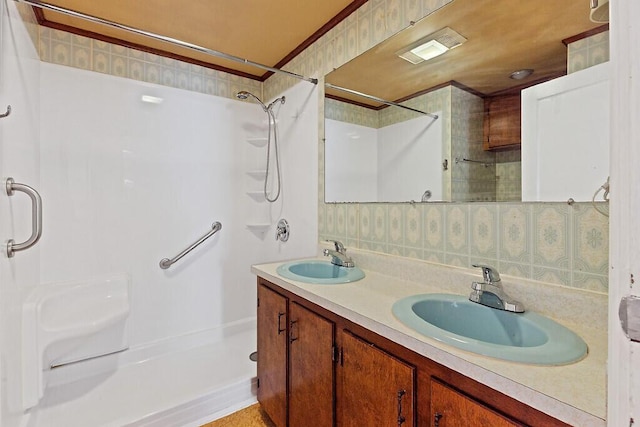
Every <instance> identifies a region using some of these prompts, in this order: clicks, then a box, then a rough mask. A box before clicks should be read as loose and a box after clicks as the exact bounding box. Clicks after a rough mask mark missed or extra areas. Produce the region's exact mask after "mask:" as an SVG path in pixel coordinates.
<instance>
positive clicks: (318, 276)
mask: <svg viewBox="0 0 640 427" xmlns="http://www.w3.org/2000/svg"><path fill="white" fill-rule="evenodd" d="M276 272H277V273H278V274H279V275H281V276H282V277H285V278H287V279H292V280H297V281H299V282H306V283H315V284H325V285H335V284H339V283H349V282H355V281H356V280H360V279H362V278H363V277H364V272H363V271H362V270H361V269H359V268H358V267H350V268H347V267H339V266H337V265H333V264H331V263H330V262H328V261H320V260H303V261H293V262H288V263H285V264H282V265H280V266H278V268H277V269H276Z"/></svg>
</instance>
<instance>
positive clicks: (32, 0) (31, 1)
mask: <svg viewBox="0 0 640 427" xmlns="http://www.w3.org/2000/svg"><path fill="white" fill-rule="evenodd" d="M14 1H16V2H18V3H24V4H27V5H29V6H33V7H37V8H40V9H45V10H50V11H53V12H58V13H62V14H64V15H68V16H72V17H74V18H79V19H83V20H85V21H90V22H94V23H96V24H101V25H106V26H108V27H112V28H117V29H119V30H123V31H127V32H129V33H133V34H137V35H141V36H145V37H149V38H152V39H155V40H160V41H162V42H165V43H170V44H173V45H176V46H179V47H183V48H186V49H189V50H193V51H195V52H199V53H204V54H206V55H210V56H215V57H218V58H223V59H228V60H230V61H234V62H239V63H241V64H246V65H251V66H253V67H256V68H260V69H262V70H266V71H271V72H272V73H280V74H285V75H288V76H290V77H294V78H296V79H299V80H304V81H307V82H309V83H313V84H314V85H315V84H318V79H315V78H312V77H305V76H303V75H300V74H296V73H292V72H291V71H285V70H281V69H280V68H274V67H269V66H268V65H263V64H260V63H258V62H253V61H249V60H248V59H244V58H240V57H238V56H233V55H229V54H227V53H224V52H220V51H217V50H213V49H208V48H206V47H203V46H199V45H197V44H193V43H189V42H185V41H182V40H179V39H174V38H172V37H167V36H163V35H160V34H156V33H152V32H150V31H145V30H141V29H139V28H135V27H130V26H128V25H123V24H119V23H117V22H114V21H109V20H107V19H103V18H99V17H97V16H93V15H88V14H85V13H81V12H77V11H75V10H71V9H66V8H64V7H60V6H55V5H52V4H49V3H46V2H42V1H38V0H14Z"/></svg>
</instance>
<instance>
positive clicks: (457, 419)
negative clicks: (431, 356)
mask: <svg viewBox="0 0 640 427" xmlns="http://www.w3.org/2000/svg"><path fill="white" fill-rule="evenodd" d="M431 422H432V424H431V425H432V426H433V427H467V426H477V427H518V426H520V427H522V426H523V424H518V423H516V422H514V421H511V420H509V419H508V418H505V417H503V416H502V415H500V414H498V413H497V412H494V411H493V410H491V409H489V408H487V407H486V406H483V405H482V404H481V403H479V402H477V401H475V400H472V399H471V398H469V397H467V396H465V395H464V394H461V393H459V392H457V391H455V390H453V389H452V388H450V387H447V386H445V385H444V384H442V383H440V382H438V381H435V380H433V379H432V380H431Z"/></svg>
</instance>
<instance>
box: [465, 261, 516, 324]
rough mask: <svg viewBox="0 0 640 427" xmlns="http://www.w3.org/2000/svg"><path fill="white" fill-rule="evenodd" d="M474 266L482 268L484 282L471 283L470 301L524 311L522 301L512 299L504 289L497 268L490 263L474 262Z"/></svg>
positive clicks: (508, 309) (498, 307)
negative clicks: (490, 265)
mask: <svg viewBox="0 0 640 427" xmlns="http://www.w3.org/2000/svg"><path fill="white" fill-rule="evenodd" d="M473 266H474V267H478V268H481V269H482V278H483V279H484V282H482V283H480V282H473V283H472V284H471V289H473V291H472V292H471V295H469V300H470V301H473V302H477V303H478V304H482V305H486V306H487V307H491V308H497V309H499V310H505V311H512V312H514V313H523V312H524V306H523V305H522V304H521V303H520V302H518V301H515V300H513V299H511V297H509V296H508V295H507V294H506V293H505V292H504V289H502V284H501V283H500V282H501V279H500V274H499V273H498V271H497V270H494V269H493V267H489V266H488V265H481V264H473Z"/></svg>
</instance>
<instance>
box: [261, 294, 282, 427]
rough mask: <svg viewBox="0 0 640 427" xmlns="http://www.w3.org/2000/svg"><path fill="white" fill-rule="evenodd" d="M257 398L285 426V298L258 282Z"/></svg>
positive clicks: (277, 424)
mask: <svg viewBox="0 0 640 427" xmlns="http://www.w3.org/2000/svg"><path fill="white" fill-rule="evenodd" d="M258 381H259V383H258V401H259V402H260V403H261V404H262V408H263V409H264V411H265V412H266V413H267V415H269V417H270V418H271V420H272V421H273V422H274V423H275V425H276V426H278V427H285V426H286V425H287V299H286V298H285V297H283V296H282V295H280V294H277V293H276V292H274V291H272V290H271V289H269V288H267V287H266V286H263V285H260V284H259V285H258Z"/></svg>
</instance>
